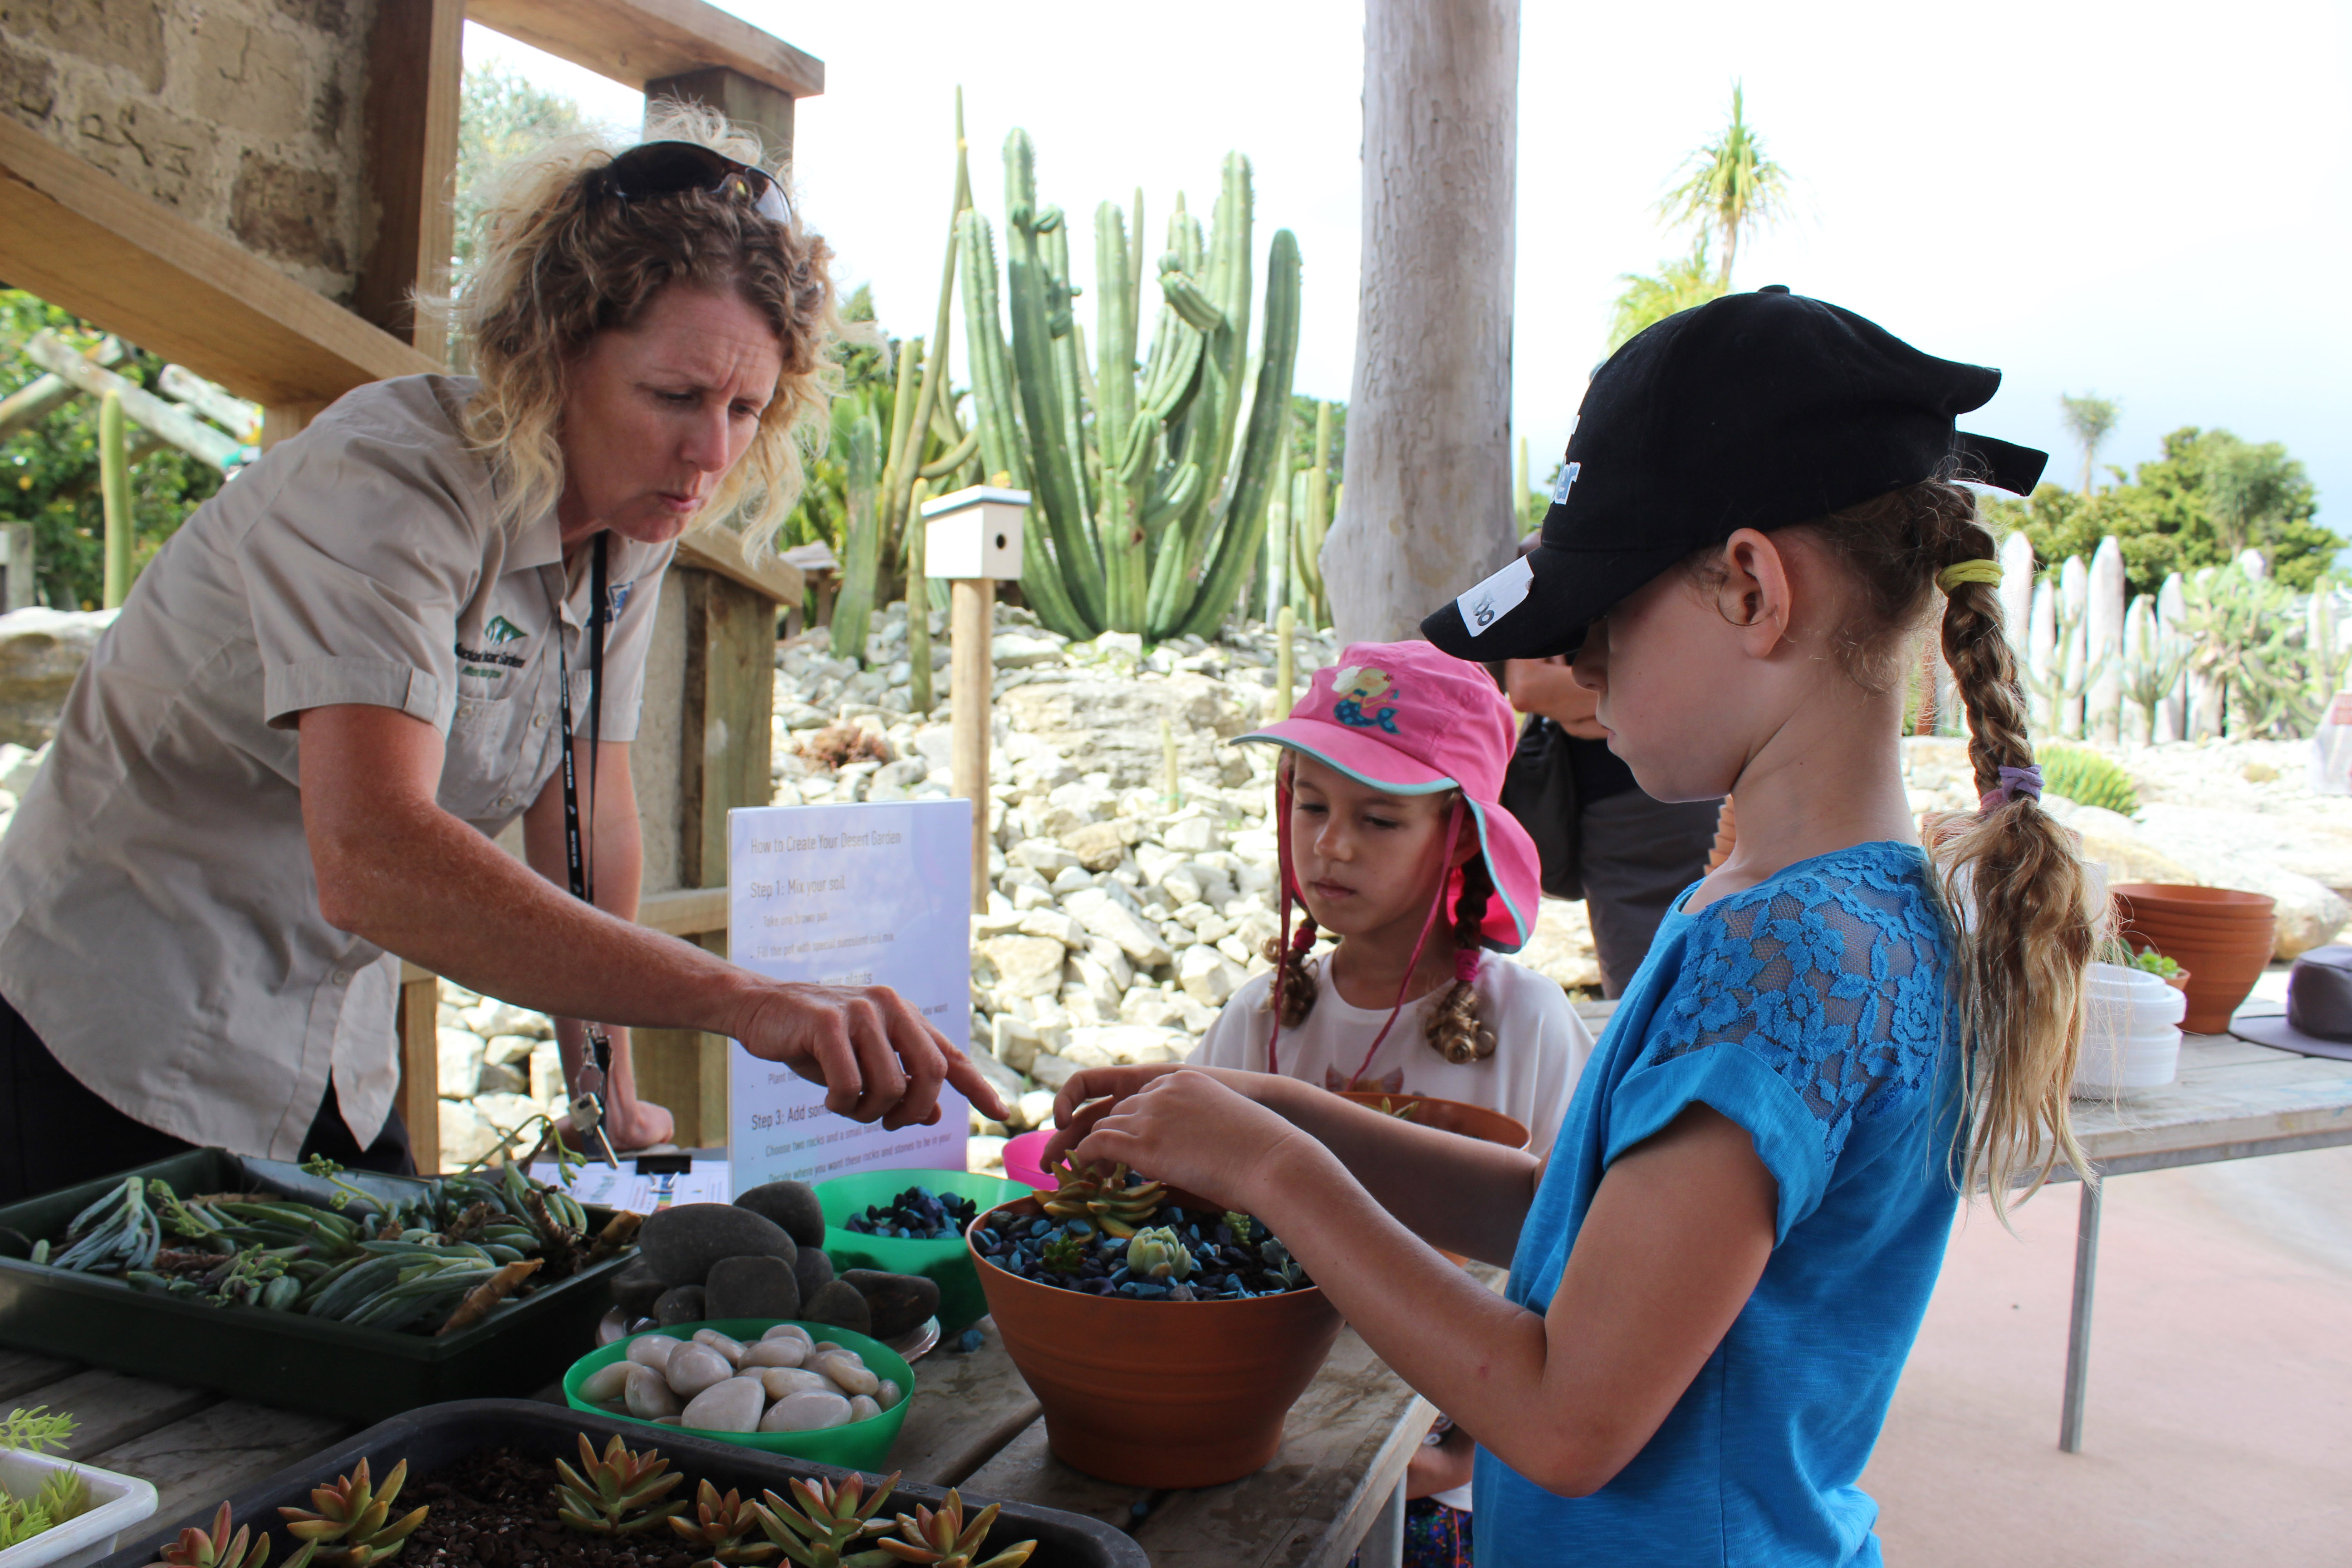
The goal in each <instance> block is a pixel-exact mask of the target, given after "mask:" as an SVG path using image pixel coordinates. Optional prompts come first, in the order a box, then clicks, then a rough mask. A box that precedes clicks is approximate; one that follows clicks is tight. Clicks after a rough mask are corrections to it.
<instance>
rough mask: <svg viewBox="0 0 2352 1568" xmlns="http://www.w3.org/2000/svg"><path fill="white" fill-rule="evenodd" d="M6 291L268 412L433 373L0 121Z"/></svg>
mask: <svg viewBox="0 0 2352 1568" xmlns="http://www.w3.org/2000/svg"><path fill="white" fill-rule="evenodd" d="M0 279H5V280H6V281H7V282H8V283H9V284H10V285H12V286H14V287H16V288H19V289H28V290H30V291H31V292H33V293H35V294H37V295H39V296H40V297H41V298H42V299H44V300H47V301H49V303H51V304H53V305H56V306H58V307H59V308H60V309H62V310H70V311H72V312H73V313H74V314H75V315H77V316H81V317H84V318H86V319H88V320H89V321H96V322H97V323H99V324H100V326H102V327H103V328H105V329H106V330H107V331H110V332H115V333H118V334H120V335H121V336H122V337H124V338H128V339H129V340H130V341H131V342H134V343H137V344H138V345H139V346H140V347H141V348H143V349H146V350H148V351H149V352H150V353H156V354H160V355H162V356H163V358H165V359H167V360H171V361H173V362H175V363H180V364H184V365H185V366H187V367H188V368H189V369H190V370H192V371H194V372H195V373H196V374H198V375H201V376H203V377H204V378H205V380H207V381H214V382H218V383H219V384H221V385H223V386H225V387H226V388H228V389H229V391H231V392H233V393H235V394H236V395H237V396H239V397H242V398H246V399H247V400H249V401H251V402H254V403H258V404H261V405H265V406H280V405H294V404H310V405H316V404H322V403H329V402H331V401H333V400H334V399H335V398H338V397H341V395H343V394H344V393H346V392H349V391H350V390H351V389H352V387H355V386H359V385H361V384H364V383H367V382H371V381H377V380H381V379H382V378H383V377H385V376H392V375H409V374H415V373H417V372H419V371H425V370H431V369H433V368H434V366H433V364H432V362H431V361H429V360H427V359H426V358H425V355H423V354H421V353H417V351H416V350H415V349H414V348H412V347H410V346H409V345H408V344H406V343H404V342H401V341H400V340H399V339H398V338H395V337H394V336H393V335H392V334H391V333H389V332H387V331H383V329H382V328H380V327H376V326H373V325H371V324H370V323H369V322H367V321H362V320H361V319H360V318H359V317H357V316H354V315H352V313H351V312H350V311H349V310H344V309H343V308H342V307H341V306H340V305H338V304H336V303H335V302H334V301H333V300H329V299H327V298H325V297H324V296H323V295H320V294H316V293H313V292H312V291H311V290H310V289H306V288H304V287H303V286H302V285H301V284H299V283H297V282H296V281H295V280H294V279H291V278H289V277H287V276H286V275H285V274H284V273H282V272H280V271H278V269H277V268H275V267H272V266H270V265H269V263H268V262H266V261H264V260H262V259H261V258H258V257H257V256H255V255H253V254H252V253H251V252H249V251H247V250H246V249H245V248H244V247H241V246H239V245H237V244H236V242H234V241H232V240H229V239H226V238H223V237H220V236H218V235H215V234H210V233H207V232H206V231H205V230H204V229H201V228H198V227H197V226H195V225H194V224H192V223H189V222H188V221H187V220H186V219H184V218H183V217H181V216H178V215H177V214H175V213H173V212H172V211H171V209H169V208H168V207H165V206H163V205H162V204H161V203H159V202H155V201H152V200H151V199H149V198H148V197H146V196H143V195H140V194H138V193H137V192H136V191H133V190H131V188H130V187H129V186H127V185H125V184H122V183H121V181H119V180H117V179H115V178H114V176H113V175H111V174H107V173H106V172H105V171H103V170H101V169H99V168H97V167H96V166H94V165H93V164H90V163H86V162H84V161H83V160H82V159H80V158H78V157H76V156H74V155H73V154H72V153H68V152H67V151H66V150H65V149H63V148H61V147H58V146H54V145H52V144H51V143H49V142H46V141H44V140H43V139H42V138H41V137H40V136H38V135H37V134H36V133H35V132H31V131H29V130H27V129H26V128H25V127H24V126H22V125H19V124H17V123H16V121H13V120H10V119H7V118H6V117H5V116H0Z"/></svg>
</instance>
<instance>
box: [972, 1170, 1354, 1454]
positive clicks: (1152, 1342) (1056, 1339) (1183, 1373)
mask: <svg viewBox="0 0 2352 1568" xmlns="http://www.w3.org/2000/svg"><path fill="white" fill-rule="evenodd" d="M1169 1195H1170V1196H1171V1199H1173V1200H1174V1202H1176V1203H1177V1204H1179V1205H1182V1206H1184V1207H1186V1208H1192V1209H1208V1210H1211V1211H1214V1210H1215V1208H1216V1205H1213V1204H1211V1203H1208V1202H1206V1201H1205V1200H1203V1199H1201V1198H1197V1197H1194V1196H1192V1194H1189V1193H1182V1192H1178V1191H1176V1190H1175V1189H1172V1188H1171V1189H1170V1194H1169ZM1043 1212H1044V1210H1043V1209H1042V1207H1041V1206H1040V1205H1039V1204H1038V1201H1037V1200H1036V1199H1035V1198H1034V1197H1031V1198H1016V1199H1014V1200H1013V1202H1011V1203H1009V1204H1002V1205H998V1206H997V1207H995V1208H992V1209H990V1210H989V1211H988V1212H987V1213H985V1214H983V1215H981V1216H980V1217H979V1218H978V1219H975V1220H974V1221H972V1223H971V1230H978V1229H980V1228H981V1227H982V1226H994V1225H997V1224H999V1223H1000V1221H1002V1220H1008V1219H1014V1218H1025V1217H1029V1216H1034V1215H1041V1214H1042V1213H1043ZM965 1235H966V1239H967V1241H968V1240H969V1239H970V1236H971V1232H970V1231H967V1232H966V1233H965ZM972 1263H973V1266H974V1267H975V1268H977V1269H978V1270H979V1272H980V1285H981V1289H982V1290H984V1291H985V1292H987V1295H988V1310H989V1311H990V1313H991V1314H992V1315H993V1316H994V1318H995V1319H996V1327H997V1330H998V1331H1000V1332H1001V1333H1003V1336H1004V1349H1005V1351H1006V1352H1007V1353H1008V1354H1010V1355H1011V1356H1012V1357H1013V1365H1014V1366H1015V1367H1017V1368H1019V1369H1020V1372H1021V1375H1022V1378H1023V1379H1024V1381H1026V1382H1027V1384H1029V1388H1030V1392H1032V1393H1034V1394H1036V1396H1037V1403H1038V1404H1039V1405H1043V1406H1044V1407H1045V1441H1046V1444H1047V1446H1048V1447H1051V1448H1052V1449H1053V1450H1054V1453H1055V1457H1056V1458H1060V1459H1061V1461H1062V1462H1063V1463H1064V1464H1066V1465H1068V1466H1069V1467H1070V1468H1072V1469H1075V1470H1081V1471H1084V1472H1085V1473H1086V1474H1087V1475H1090V1476H1094V1477H1097V1478H1098V1479H1102V1480H1106V1481H1113V1482H1117V1483H1118V1484H1119V1485H1122V1486H1135V1487H1167V1488H1174V1487H1211V1486H1216V1485H1218V1484H1219V1483H1221V1482H1223V1481H1230V1480H1235V1479H1239V1478H1241V1477H1243V1476H1245V1475H1248V1474H1249V1473H1250V1472H1251V1471H1253V1470H1255V1469H1258V1468H1262V1467H1264V1466H1265V1464H1266V1462H1267V1461H1268V1460H1270V1459H1272V1458H1274V1454H1275V1450H1276V1448H1278V1447H1281V1445H1282V1423H1283V1418H1284V1417H1285V1416H1286V1415H1288V1414H1289V1411H1290V1407H1291V1405H1294V1404H1296V1403H1297V1400H1298V1396H1299V1395H1300V1394H1304V1393H1306V1392H1307V1384H1310V1383H1312V1382H1314V1381H1315V1374H1316V1373H1318V1372H1319V1371H1321V1370H1322V1367H1323V1361H1324V1358H1325V1357H1327V1356H1328V1355H1329V1354H1330V1353H1331V1345H1332V1342H1334V1341H1335V1340H1337V1339H1338V1338H1339V1329H1340V1327H1341V1323H1340V1319H1339V1310H1338V1309H1337V1308H1335V1307H1333V1306H1332V1305H1331V1303H1330V1301H1329V1300H1327V1299H1326V1298H1325V1296H1324V1294H1323V1292H1322V1291H1321V1290H1318V1289H1305V1290H1291V1291H1286V1292H1285V1293H1284V1294H1282V1295H1279V1296H1259V1297H1255V1298H1253V1299H1252V1300H1246V1301H1138V1300H1129V1298H1127V1297H1123V1296H1090V1295H1086V1294H1083V1293H1081V1292H1079V1291H1076V1290H1063V1289H1056V1288H1055V1287H1054V1286H1051V1285H1040V1284H1037V1283H1035V1282H1034V1281H1033V1280H1028V1279H1022V1278H1021V1277H1020V1276H1019V1275H1017V1274H1014V1273H1013V1272H1011V1271H1010V1270H1009V1269H1005V1268H999V1267H998V1266H997V1265H996V1264H994V1263H992V1262H991V1261H990V1260H989V1259H988V1258H984V1257H982V1255H981V1252H980V1249H979V1248H978V1247H974V1248H973V1249H972Z"/></svg>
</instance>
